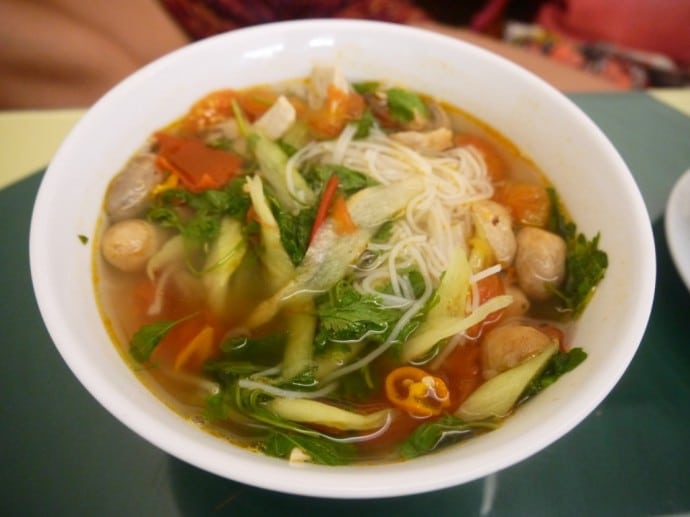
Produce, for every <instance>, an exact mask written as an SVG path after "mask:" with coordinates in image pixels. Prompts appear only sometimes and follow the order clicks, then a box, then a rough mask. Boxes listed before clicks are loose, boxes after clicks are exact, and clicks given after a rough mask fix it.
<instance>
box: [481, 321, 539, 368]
mask: <svg viewBox="0 0 690 517" xmlns="http://www.w3.org/2000/svg"><path fill="white" fill-rule="evenodd" d="M550 343H551V338H550V337H549V336H547V335H546V334H544V333H543V332H540V331H539V330H537V329H535V328H534V327H530V326H528V325H504V326H502V327H496V328H494V329H492V330H490V331H489V332H487V334H486V335H485V336H484V339H482V343H481V345H480V347H481V358H482V375H483V376H484V379H491V378H492V377H495V376H496V375H498V374H499V373H501V372H504V371H506V370H510V369H511V368H514V367H516V366H518V365H519V364H520V363H522V362H523V361H525V360H527V359H529V358H530V357H533V356H535V355H537V354H538V353H539V352H541V351H542V350H544V349H545V348H546V347H547V346H548V345H549V344H550Z"/></svg>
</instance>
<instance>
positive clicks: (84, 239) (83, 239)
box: [77, 234, 89, 244]
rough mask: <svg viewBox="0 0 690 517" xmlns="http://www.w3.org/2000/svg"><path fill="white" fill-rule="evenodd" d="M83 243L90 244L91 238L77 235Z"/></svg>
mask: <svg viewBox="0 0 690 517" xmlns="http://www.w3.org/2000/svg"><path fill="white" fill-rule="evenodd" d="M77 237H78V238H79V240H80V241H81V243H82V244H88V242H89V238H88V237H87V236H86V235H81V234H79V235H77Z"/></svg>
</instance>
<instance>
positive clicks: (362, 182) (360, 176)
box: [304, 164, 378, 196]
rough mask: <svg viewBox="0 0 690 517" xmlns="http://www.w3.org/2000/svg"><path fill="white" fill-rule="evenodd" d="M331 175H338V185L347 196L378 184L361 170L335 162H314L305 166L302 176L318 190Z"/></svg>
mask: <svg viewBox="0 0 690 517" xmlns="http://www.w3.org/2000/svg"><path fill="white" fill-rule="evenodd" d="M333 175H335V176H337V177H338V185H339V187H340V188H341V189H342V190H343V192H345V194H346V195H348V196H351V195H352V194H354V193H355V192H357V191H358V190H362V189H363V188H366V187H371V186H374V185H377V184H378V182H377V181H376V180H375V179H373V178H372V177H371V176H368V175H367V174H364V173H363V172H360V171H357V170H355V169H351V168H349V167H345V166H344V165H335V164H314V165H312V166H310V167H308V168H307V170H306V171H305V173H304V178H305V179H306V180H307V181H308V182H309V184H310V186H311V187H312V188H313V189H314V190H320V189H321V188H322V187H323V185H324V184H325V183H326V182H327V181H328V180H329V179H330V178H331V176H333Z"/></svg>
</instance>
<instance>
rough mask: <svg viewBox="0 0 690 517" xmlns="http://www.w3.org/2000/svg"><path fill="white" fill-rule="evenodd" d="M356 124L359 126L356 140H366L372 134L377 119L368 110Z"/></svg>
mask: <svg viewBox="0 0 690 517" xmlns="http://www.w3.org/2000/svg"><path fill="white" fill-rule="evenodd" d="M355 123H356V124H357V131H356V132H355V139H361V138H366V137H368V136H369V133H371V128H372V127H374V125H375V124H376V118H374V115H373V113H372V112H371V110H370V109H366V110H364V113H362V116H361V117H360V118H359V119H357V120H356V121H355Z"/></svg>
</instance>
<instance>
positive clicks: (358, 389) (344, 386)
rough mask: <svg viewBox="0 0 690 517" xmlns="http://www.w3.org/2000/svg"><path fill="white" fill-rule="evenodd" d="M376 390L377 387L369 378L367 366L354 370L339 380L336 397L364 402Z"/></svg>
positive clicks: (369, 371) (368, 366) (369, 370)
mask: <svg viewBox="0 0 690 517" xmlns="http://www.w3.org/2000/svg"><path fill="white" fill-rule="evenodd" d="M378 388H379V386H377V384H376V383H375V382H374V379H373V378H372V376H371V369H370V365H369V364H367V365H366V366H364V367H362V368H360V369H359V370H355V371H354V372H352V373H350V374H348V375H345V376H343V377H341V378H340V381H339V385H338V395H340V396H342V397H344V398H346V399H347V400H359V401H364V400H366V398H367V397H369V396H371V394H372V393H373V392H374V391H375V390H376V389H378Z"/></svg>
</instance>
